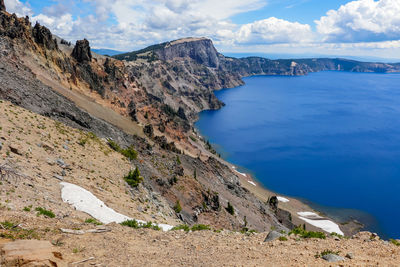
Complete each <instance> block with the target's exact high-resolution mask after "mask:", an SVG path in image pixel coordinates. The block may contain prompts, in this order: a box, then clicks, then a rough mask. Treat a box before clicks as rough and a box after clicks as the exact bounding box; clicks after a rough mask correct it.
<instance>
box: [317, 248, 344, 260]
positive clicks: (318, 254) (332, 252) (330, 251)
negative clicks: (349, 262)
mask: <svg viewBox="0 0 400 267" xmlns="http://www.w3.org/2000/svg"><path fill="white" fill-rule="evenodd" d="M339 253H340V251H333V250H330V249H325V250H324V251H322V252H321V253H317V254H316V255H315V256H314V257H315V258H322V257H323V256H325V255H329V254H334V255H339Z"/></svg>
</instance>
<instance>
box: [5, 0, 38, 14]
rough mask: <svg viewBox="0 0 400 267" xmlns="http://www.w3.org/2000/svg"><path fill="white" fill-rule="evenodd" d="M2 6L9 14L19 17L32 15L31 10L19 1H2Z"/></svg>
mask: <svg viewBox="0 0 400 267" xmlns="http://www.w3.org/2000/svg"><path fill="white" fill-rule="evenodd" d="M4 4H5V5H6V8H7V11H8V12H9V13H15V14H16V15H17V16H19V17H23V16H31V15H32V14H33V12H32V10H31V8H30V7H29V6H27V5H25V4H24V3H22V2H20V1H19V0H4Z"/></svg>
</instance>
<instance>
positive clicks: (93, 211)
mask: <svg viewBox="0 0 400 267" xmlns="http://www.w3.org/2000/svg"><path fill="white" fill-rule="evenodd" d="M60 185H61V186H62V189H61V198H62V200H63V201H64V202H67V203H69V204H71V205H73V206H74V207H75V209H77V210H79V211H83V212H85V213H87V214H89V215H90V216H92V217H93V218H95V219H96V220H99V221H100V222H102V223H104V224H108V223H112V222H116V223H121V222H123V221H126V220H132V218H130V217H128V216H125V215H123V214H121V213H118V212H116V211H114V210H113V209H111V208H109V207H107V206H106V204H104V202H103V201H101V200H100V199H98V198H97V197H96V196H95V195H93V194H92V193H91V192H89V191H87V190H86V189H84V188H82V187H80V186H77V185H74V184H70V183H65V182H61V183H60ZM137 221H138V222H139V223H146V222H145V221H142V220H137ZM158 226H159V227H160V228H161V229H162V230H163V231H169V230H171V229H172V227H173V226H171V225H168V224H158Z"/></svg>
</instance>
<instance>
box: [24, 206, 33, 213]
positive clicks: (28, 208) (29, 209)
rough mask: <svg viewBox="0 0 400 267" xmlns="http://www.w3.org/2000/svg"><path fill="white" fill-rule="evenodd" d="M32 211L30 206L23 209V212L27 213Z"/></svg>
mask: <svg viewBox="0 0 400 267" xmlns="http://www.w3.org/2000/svg"><path fill="white" fill-rule="evenodd" d="M31 209H32V205H30V206H26V207H24V209H23V211H26V212H29V211H31Z"/></svg>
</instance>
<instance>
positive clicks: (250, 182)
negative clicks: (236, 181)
mask: <svg viewBox="0 0 400 267" xmlns="http://www.w3.org/2000/svg"><path fill="white" fill-rule="evenodd" d="M247 182H248V183H249V184H251V185H254V186H257V184H256V183H255V182H252V181H247Z"/></svg>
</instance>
